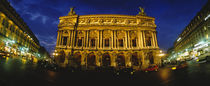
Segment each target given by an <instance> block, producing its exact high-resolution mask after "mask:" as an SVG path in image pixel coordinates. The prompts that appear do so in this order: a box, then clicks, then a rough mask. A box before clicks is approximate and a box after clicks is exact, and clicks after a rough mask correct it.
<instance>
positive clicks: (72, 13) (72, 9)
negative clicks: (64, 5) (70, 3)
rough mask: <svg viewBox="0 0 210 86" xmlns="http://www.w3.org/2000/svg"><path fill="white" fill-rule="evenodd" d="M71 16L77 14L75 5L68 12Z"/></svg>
mask: <svg viewBox="0 0 210 86" xmlns="http://www.w3.org/2000/svg"><path fill="white" fill-rule="evenodd" d="M68 15H69V16H72V15H76V12H75V11H74V7H72V8H70V12H69V13H68Z"/></svg>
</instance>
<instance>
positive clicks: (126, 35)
mask: <svg viewBox="0 0 210 86" xmlns="http://www.w3.org/2000/svg"><path fill="white" fill-rule="evenodd" d="M127 38H128V33H127V31H125V42H124V43H125V46H124V48H125V49H126V48H127V41H128V39H127Z"/></svg>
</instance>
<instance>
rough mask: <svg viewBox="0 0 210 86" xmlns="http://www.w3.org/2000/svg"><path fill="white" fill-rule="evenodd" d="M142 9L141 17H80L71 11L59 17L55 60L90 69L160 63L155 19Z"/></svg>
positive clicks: (137, 67) (144, 65)
mask: <svg viewBox="0 0 210 86" xmlns="http://www.w3.org/2000/svg"><path fill="white" fill-rule="evenodd" d="M140 10H141V12H139V14H138V15H118V14H95V15H77V14H76V13H75V11H74V9H73V8H71V10H70V12H69V14H68V15H67V16H62V17H60V18H59V19H60V23H59V25H58V35H57V44H56V47H55V51H56V52H55V54H54V55H56V56H57V57H55V58H57V59H60V60H59V61H61V62H62V63H64V64H73V65H79V66H85V67H88V68H94V67H107V66H112V67H116V68H125V67H133V68H136V69H140V68H144V67H147V66H149V65H154V64H160V62H161V61H160V56H158V55H159V53H160V50H159V47H158V43H157V37H156V24H155V18H153V17H149V16H146V14H145V13H144V9H143V8H140ZM59 55H60V56H59Z"/></svg>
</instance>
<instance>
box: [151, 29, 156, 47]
mask: <svg viewBox="0 0 210 86" xmlns="http://www.w3.org/2000/svg"><path fill="white" fill-rule="evenodd" d="M151 41H152V47H155V40H154V33H153V32H152V39H151Z"/></svg>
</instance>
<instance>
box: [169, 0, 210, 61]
mask: <svg viewBox="0 0 210 86" xmlns="http://www.w3.org/2000/svg"><path fill="white" fill-rule="evenodd" d="M209 35H210V1H209V0H208V2H207V3H206V5H204V6H203V7H202V9H201V10H200V11H199V12H198V13H197V15H196V16H195V17H194V18H193V19H192V20H191V21H190V23H189V24H188V25H187V26H186V27H185V29H184V30H183V31H182V33H181V34H180V35H179V37H178V38H177V39H176V41H175V42H174V54H173V55H172V56H171V57H170V59H171V58H173V59H175V60H187V59H200V60H202V59H206V57H208V56H210V50H209V49H210V47H209V44H210V39H209Z"/></svg>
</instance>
